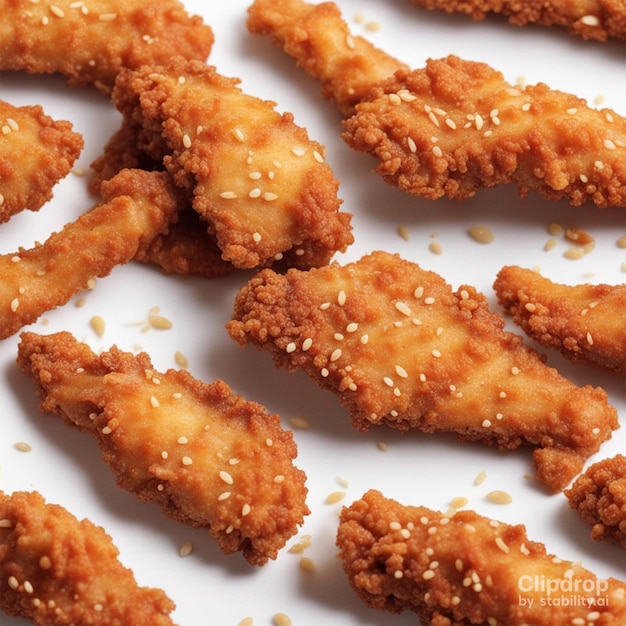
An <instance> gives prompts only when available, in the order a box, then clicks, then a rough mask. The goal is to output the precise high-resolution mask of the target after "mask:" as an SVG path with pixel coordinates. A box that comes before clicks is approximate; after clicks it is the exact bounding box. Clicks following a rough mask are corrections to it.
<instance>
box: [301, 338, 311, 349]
mask: <svg viewBox="0 0 626 626" xmlns="http://www.w3.org/2000/svg"><path fill="white" fill-rule="evenodd" d="M312 345H313V339H311V337H307V338H306V339H305V340H304V341H303V342H302V350H303V351H304V352H306V351H307V350H309V348H310V347H311V346H312Z"/></svg>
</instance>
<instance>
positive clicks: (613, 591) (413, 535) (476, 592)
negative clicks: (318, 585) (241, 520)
mask: <svg viewBox="0 0 626 626" xmlns="http://www.w3.org/2000/svg"><path fill="white" fill-rule="evenodd" d="M336 541H337V546H338V547H339V551H340V558H341V561H342V564H343V568H344V571H345V573H346V575H347V577H348V581H349V583H350V585H351V586H352V588H353V589H354V591H355V592H356V594H357V596H358V597H359V598H361V599H362V600H363V602H364V603H365V604H366V605H367V606H369V607H371V608H374V609H380V610H385V611H389V612H391V613H401V612H402V611H404V610H407V609H408V610H411V611H414V612H415V613H417V615H418V616H419V619H420V620H421V623H422V624H423V625H424V626H426V625H429V626H465V625H469V624H490V625H496V624H505V625H506V626H527V625H529V624H532V625H533V626H556V624H559V626H564V625H565V624H581V625H582V624H586V625H589V624H594V625H595V626H618V625H621V624H624V623H626V583H624V582H622V581H620V580H617V579H616V578H608V579H601V578H599V577H597V576H596V575H595V574H594V573H593V572H591V571H589V570H587V569H585V568H584V567H582V565H580V564H579V563H574V562H572V561H567V560H564V559H560V558H557V557H555V556H554V555H552V554H548V553H547V551H546V547H545V546H544V544H542V543H539V542H537V541H531V540H529V539H528V537H527V535H526V529H525V527H524V526H523V525H522V524H517V525H511V524H506V523H503V522H499V521H497V520H492V519H489V518H487V517H484V516H482V515H478V514H477V513H475V512H474V511H458V512H457V513H455V514H454V515H453V516H452V517H448V516H446V515H443V514H441V513H439V512H438V511H433V510H431V509H429V508H427V507H424V506H405V505H402V504H400V503H399V502H397V501H395V500H392V499H390V498H386V497H385V496H384V495H383V494H382V493H380V492H379V491H375V490H371V491H368V492H366V493H365V494H364V495H363V497H362V499H360V500H357V501H356V502H354V503H353V504H352V505H351V506H350V507H346V508H344V509H343V510H342V512H341V518H340V524H339V529H338V531H337V540H336ZM565 600H568V602H566V601H565Z"/></svg>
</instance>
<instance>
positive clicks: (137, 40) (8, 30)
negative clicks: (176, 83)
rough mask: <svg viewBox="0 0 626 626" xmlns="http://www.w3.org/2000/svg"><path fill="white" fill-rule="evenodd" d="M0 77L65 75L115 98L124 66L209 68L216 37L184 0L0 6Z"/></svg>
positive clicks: (69, 0) (16, 1) (0, 1)
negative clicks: (191, 63)
mask: <svg viewBox="0 0 626 626" xmlns="http://www.w3.org/2000/svg"><path fill="white" fill-rule="evenodd" d="M0 14H2V20H0V70H25V71H27V72H29V73H31V74H53V73H61V74H64V75H65V76H67V77H68V82H69V84H70V85H73V86H74V85H86V84H93V85H96V86H97V87H98V88H99V89H101V90H103V91H107V92H108V91H110V89H111V88H112V87H113V84H114V82H115V77H116V75H117V73H118V72H119V71H120V69H121V68H122V67H130V68H137V67H141V66H142V65H146V64H148V63H164V62H165V61H167V60H168V59H169V58H170V57H172V56H173V55H175V54H177V55H182V56H184V57H186V58H189V59H197V60H200V61H205V60H206V58H207V57H208V55H209V53H210V51H211V47H212V45H213V31H212V30H211V28H210V27H209V26H208V25H206V24H204V23H203V21H202V19H201V18H200V17H199V16H190V15H189V14H188V13H187V11H186V10H185V7H184V5H183V3H182V2H179V1H178V0H160V1H159V2H152V1H151V0H89V1H88V2H87V1H85V2H82V1H80V0H79V1H78V2H75V1H74V0H55V2H54V3H52V4H51V3H49V2H33V1H32V0H0Z"/></svg>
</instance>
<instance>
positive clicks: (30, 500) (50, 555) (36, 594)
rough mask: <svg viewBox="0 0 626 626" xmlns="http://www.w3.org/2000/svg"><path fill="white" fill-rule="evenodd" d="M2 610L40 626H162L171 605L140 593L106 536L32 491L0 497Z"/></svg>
mask: <svg viewBox="0 0 626 626" xmlns="http://www.w3.org/2000/svg"><path fill="white" fill-rule="evenodd" d="M0 520H2V525H1V526H0V579H1V580H2V584H1V585H0V608H2V610H3V611H4V612H5V613H6V614H7V615H12V616H19V617H25V618H29V619H31V620H32V621H33V622H34V623H35V624H39V625H40V626H55V625H58V626H61V625H64V626H68V625H70V624H85V625H86V624H93V625H94V626H98V625H99V626H105V625H106V626H128V625H129V624H133V626H168V625H170V626H171V625H173V622H172V620H171V619H170V618H169V613H170V612H171V611H173V610H174V608H175V607H174V603H173V602H172V601H171V600H170V599H169V598H168V597H167V596H166V595H165V593H163V591H161V590H160V589H153V588H149V587H139V586H138V585H137V581H136V580H135V577H134V575H133V572H132V571H131V570H130V569H128V568H126V567H124V566H123V565H122V564H121V563H120V561H119V560H118V555H119V552H118V550H117V548H116V547H115V545H114V544H113V542H112V539H111V537H110V536H109V535H108V534H107V533H106V532H105V530H104V529H103V528H101V527H100V526H96V525H94V524H93V523H92V522H90V521H89V520H87V519H83V520H81V521H79V520H78V519H76V517H74V516H73V515H72V514H71V513H69V512H68V511H67V510H66V509H64V508H63V507H62V506H59V505H57V504H48V503H46V502H45V501H44V499H43V498H42V497H41V495H40V494H39V493H37V492H30V493H29V492H16V493H13V494H12V495H6V494H3V493H2V492H0Z"/></svg>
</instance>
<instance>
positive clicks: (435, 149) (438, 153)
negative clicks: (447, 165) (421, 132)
mask: <svg viewBox="0 0 626 626" xmlns="http://www.w3.org/2000/svg"><path fill="white" fill-rule="evenodd" d="M433 154H434V155H435V156H436V157H438V158H441V157H442V156H443V152H442V150H441V148H440V147H439V146H433Z"/></svg>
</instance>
